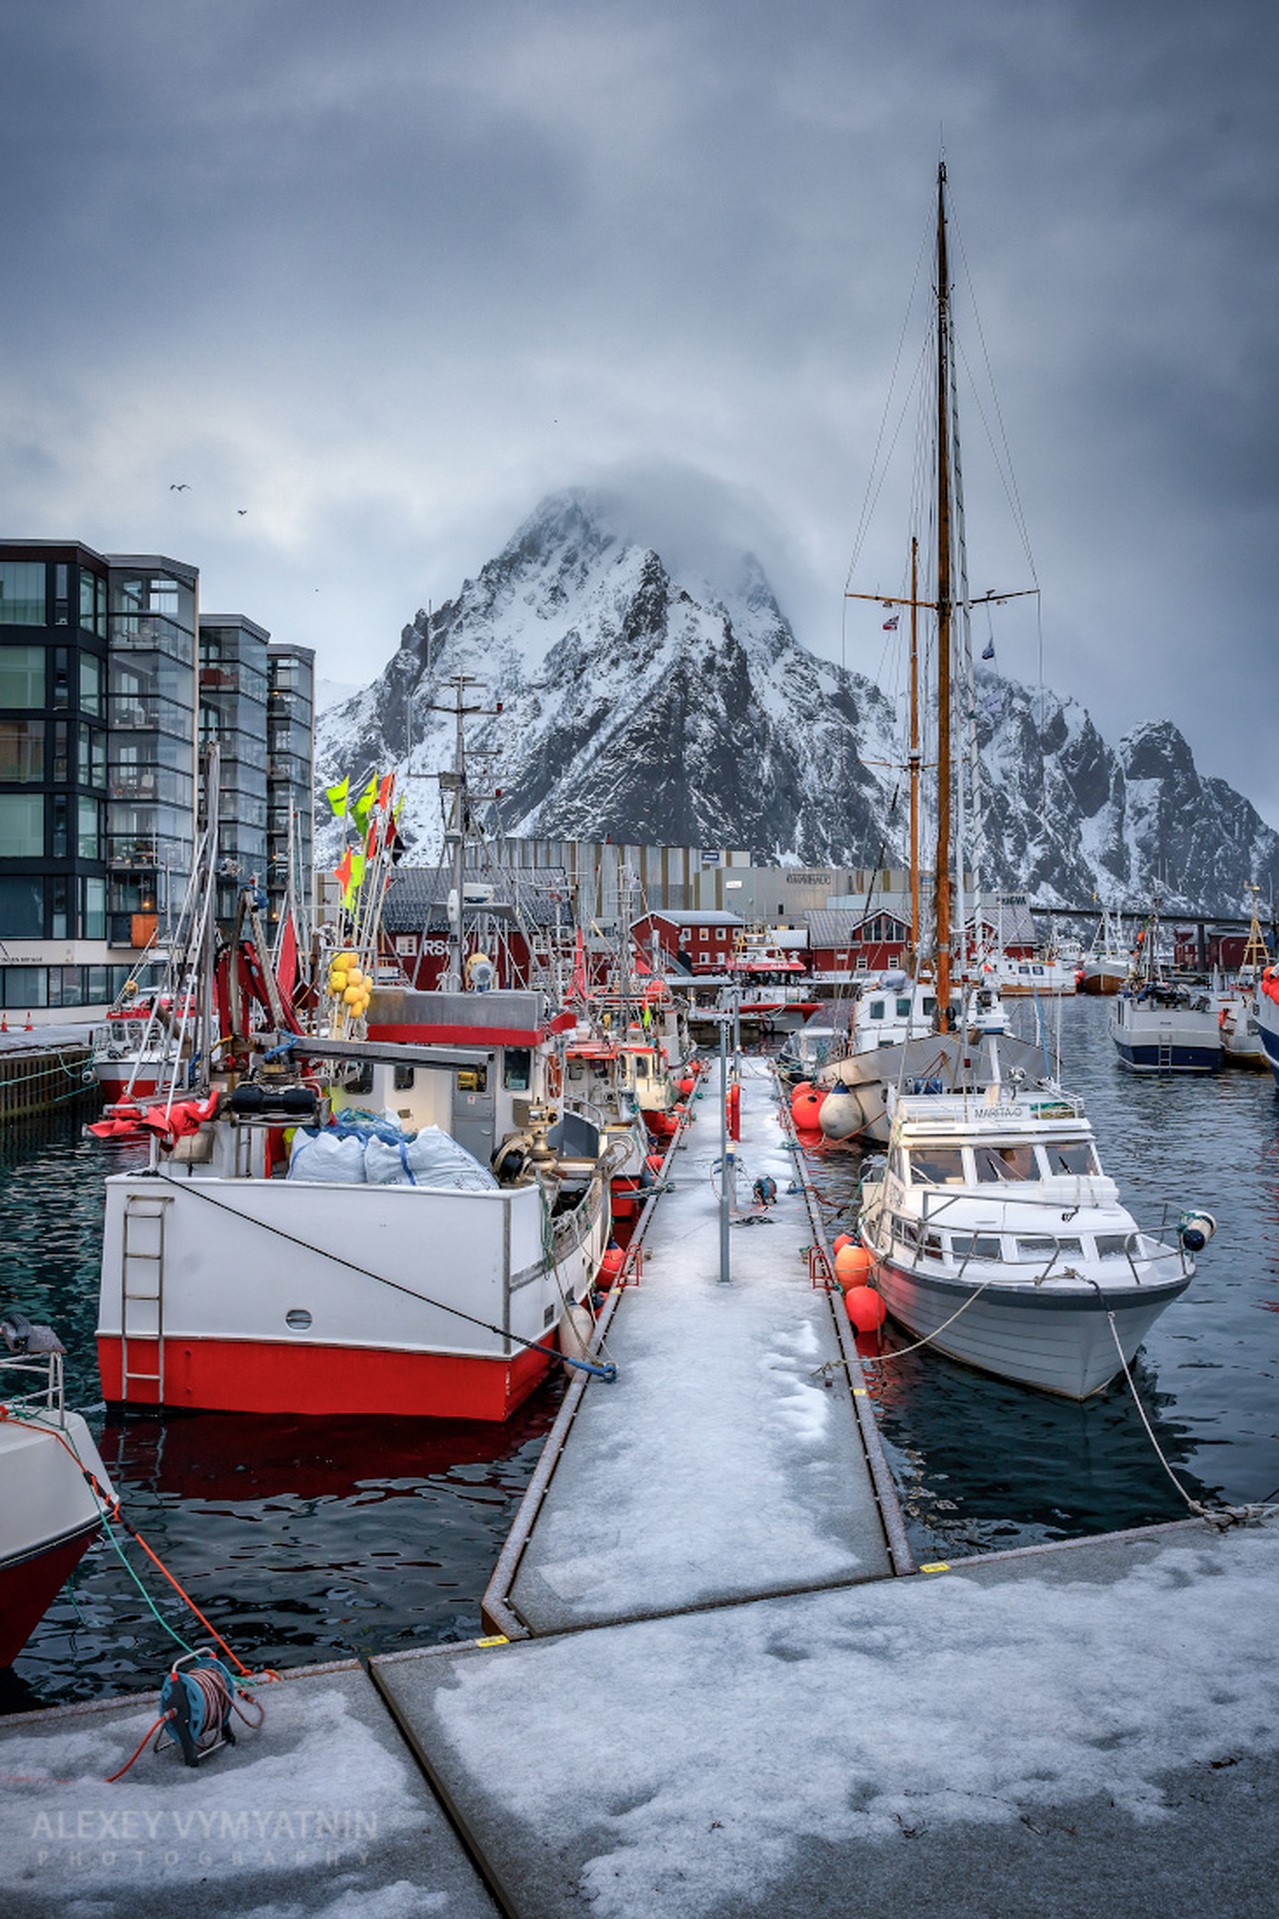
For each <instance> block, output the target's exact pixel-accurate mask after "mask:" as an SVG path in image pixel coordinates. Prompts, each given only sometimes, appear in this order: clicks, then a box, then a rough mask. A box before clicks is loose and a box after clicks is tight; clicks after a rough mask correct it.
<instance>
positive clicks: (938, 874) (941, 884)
mask: <svg viewBox="0 0 1279 1919" xmlns="http://www.w3.org/2000/svg"><path fill="white" fill-rule="evenodd" d="M949 405H950V279H949V269H948V266H947V260H946V162H945V161H944V160H943V161H941V162H940V164H939V165H938V168H937V857H936V862H935V871H934V882H933V883H934V887H935V900H936V916H937V1020H938V1024H939V1026H940V1027H941V1030H942V1031H943V1032H944V1031H945V1030H946V1027H947V1025H948V1023H949V1018H950V674H951V668H950V615H951V584H950V433H949V426H950V412H949Z"/></svg>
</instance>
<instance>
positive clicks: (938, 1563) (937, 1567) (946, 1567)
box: [919, 1559, 950, 1573]
mask: <svg viewBox="0 0 1279 1919" xmlns="http://www.w3.org/2000/svg"><path fill="white" fill-rule="evenodd" d="M919 1570H920V1572H921V1573H948V1572H949V1571H950V1561H949V1560H948V1559H937V1560H934V1561H933V1564H932V1565H931V1566H921V1567H920V1569H919Z"/></svg>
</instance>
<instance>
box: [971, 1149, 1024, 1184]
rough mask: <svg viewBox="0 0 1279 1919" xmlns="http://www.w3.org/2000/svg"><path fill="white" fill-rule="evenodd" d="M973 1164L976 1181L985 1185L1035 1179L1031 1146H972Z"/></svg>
mask: <svg viewBox="0 0 1279 1919" xmlns="http://www.w3.org/2000/svg"><path fill="white" fill-rule="evenodd" d="M973 1164H974V1166H975V1168H976V1171H977V1177H978V1179H979V1180H981V1181H983V1182H984V1183H986V1184H998V1183H999V1182H1001V1181H1004V1180H1023V1179H1034V1178H1035V1177H1036V1173H1035V1150H1034V1148H1033V1147H1032V1146H974V1148H973Z"/></svg>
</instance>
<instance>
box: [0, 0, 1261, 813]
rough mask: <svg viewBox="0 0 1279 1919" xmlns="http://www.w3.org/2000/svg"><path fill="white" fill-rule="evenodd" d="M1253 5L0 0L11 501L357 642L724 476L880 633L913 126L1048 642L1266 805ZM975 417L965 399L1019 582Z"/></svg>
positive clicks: (968, 425)
mask: <svg viewBox="0 0 1279 1919" xmlns="http://www.w3.org/2000/svg"><path fill="white" fill-rule="evenodd" d="M1277 39H1279V34H1277V30H1276V18H1275V10H1274V9H1273V7H1272V6H1270V5H1268V4H1262V3H1261V0H1256V3H1255V4H1253V3H1252V0H1226V4H1223V5H1219V6H1217V7H1214V8H1211V9H1207V8H1204V7H1203V6H1201V5H1198V4H1196V5H1191V4H1189V0H1172V3H1171V4H1167V5H1158V6H1156V5H1153V4H1147V0H1125V4H1124V5H1122V6H1114V5H1102V4H1101V3H1100V0H1064V3H1062V4H1051V0H1050V3H1049V4H1034V5H1032V4H1016V0H974V4H972V5H969V6H967V7H965V8H963V9H957V8H954V7H951V6H946V5H943V4H941V0H919V3H918V4H915V5H913V6H912V5H910V4H903V3H902V0H898V4H894V5H889V4H862V5H850V4H848V0H830V4H823V3H822V0H795V3H794V4H792V5H791V6H789V7H786V8H780V7H777V6H775V5H773V4H771V3H766V0H755V3H754V4H751V3H750V0H720V3H719V4H712V3H711V0H704V3H703V4H697V3H696V0H686V3H685V4H677V3H676V0H649V3H648V4H643V5H641V4H638V3H636V4H612V5H610V4H604V5H600V4H587V0H540V3H539V4H506V3H504V0H490V3H489V4H486V5H485V6H483V7H474V6H467V5H463V4H461V3H460V0H440V3H439V4H429V0H398V3H397V0H382V3H381V4H377V5H374V6H369V7H360V8H352V7H350V6H349V5H347V4H345V3H344V0H234V3H231V4H215V0H128V4H124V3H123V0H116V3H115V4H111V3H108V4H102V0H96V3H94V4H90V3H89V0H65V3H64V4H60V5H59V6H57V7H49V6H48V5H47V4H29V3H28V4H23V3H22V0H16V3H15V0H10V5H9V6H8V7H7V8H6V9H5V10H4V15H3V19H2V20H0V157H2V158H3V163H4V169H5V178H6V183H7V190H6V195H5V200H4V205H3V208H0V248H2V249H3V257H4V260H5V263H6V270H5V272H4V273H3V274H0V325H2V326H3V337H4V339H5V343H6V344H5V353H4V355H3V356H0V402H2V403H3V410H4V418H5V421H6V428H7V430H6V436H5V443H4V457H3V459H2V460H0V524H3V526H4V527H5V530H6V531H7V532H10V533H13V534H24V533H25V534H38V535H42V536H48V537H55V536H60V535H76V536H79V537H81V538H85V539H88V540H90V541H91V542H96V543H97V544H99V545H102V546H107V547H112V546H114V547H120V548H124V549H128V550H138V549H143V548H159V549H160V550H164V551H168V552H170V553H173V554H175V555H177V556H179V557H182V558H186V559H189V560H192V561H194V562H196V563H197V564H199V565H200V567H201V570H202V576H203V591H204V596H205V600H206V603H207V604H215V603H216V604H217V605H218V606H219V607H221V608H224V609H229V610H242V611H245V612H248V613H250V614H252V615H253V616H254V617H256V618H259V619H261V620H262V621H263V622H264V623H265V624H267V625H269V626H270V627H271V628H272V629H273V630H274V631H275V632H276V633H277V634H278V635H279V636H280V637H281V638H294V639H299V640H302V641H305V642H309V643H311V644H315V645H316V646H317V647H318V648H319V650H320V655H321V667H322V670H323V671H325V672H327V673H329V674H331V675H332V676H333V677H336V678H341V679H353V678H361V677H367V676H369V675H371V674H372V673H373V672H374V671H375V670H377V668H378V667H379V666H380V665H381V663H382V661H383V660H384V658H385V657H386V655H387V653H388V652H389V651H390V650H391V649H392V647H393V646H394V644H395V640H396V637H397V635H398V631H399V627H400V625H401V624H402V622H403V621H404V620H405V619H406V618H408V617H410V616H411V614H412V613H413V611H414V610H415V609H416V607H417V606H418V605H420V604H422V603H424V602H425V601H426V600H427V599H434V600H436V601H437V602H438V601H439V600H441V599H443V598H444V597H446V596H447V595H449V594H451V593H452V592H454V591H455V590H456V588H457V586H458V585H459V584H460V582H461V580H462V578H463V577H464V576H465V575H466V574H467V573H471V572H474V571H475V570H476V568H478V566H479V565H480V564H482V562H483V560H484V559H485V558H487V557H488V556H489V554H491V553H492V552H493V551H494V550H495V549H496V548H497V546H498V545H499V544H500V543H501V542H502V541H503V540H504V539H505V538H506V537H507V535H508V534H509V533H510V531H511V530H512V529H513V527H514V526H515V524H516V523H517V522H518V521H519V520H520V519H521V518H522V517H523V516H524V514H525V513H526V512H527V511H528V510H529V508H530V507H531V506H532V504H533V503H534V501H535V500H536V498H537V497H538V495H539V494H540V493H541V492H543V491H545V490H548V489H550V488H552V487H557V486H562V485H572V484H576V483H579V482H590V481H592V480H594V479H596V478H597V477H598V476H599V475H600V474H601V473H602V472H603V473H609V472H610V471H611V472H612V473H613V474H614V475H615V476H616V474H617V473H618V472H619V471H620V470H622V469H625V470H627V471H633V472H634V473H636V474H638V475H640V476H641V477H640V478H639V479H636V480H635V482H634V485H633V487H632V492H633V493H636V494H646V495H647V497H648V499H649V503H650V510H651V511H652V513H653V515H654V518H656V514H657V507H658V505H660V506H661V508H662V511H663V514H664V517H665V519H666V520H668V521H669V520H672V519H674V520H678V521H679V522H680V524H681V525H683V526H684V527H685V529H686V530H687V531H688V532H689V533H690V535H691V534H693V533H695V531H696V530H697V528H698V526H699V524H703V525H705V526H706V527H707V529H708V531H713V532H715V533H716V534H717V535H719V534H722V533H723V532H724V531H725V520H724V513H723V510H722V502H723V500H724V499H725V498H729V499H731V500H733V501H734V502H736V505H735V507H734V509H733V511H732V512H731V513H730V514H729V516H728V518H729V523H730V524H733V525H735V524H736V522H737V519H738V518H739V517H740V519H741V520H742V522H743V524H745V525H749V526H751V527H753V528H754V533H755V539H754V543H756V544H757V545H759V546H760V547H761V549H762V551H761V557H762V558H764V559H765V562H766V564H769V565H770V568H771V569H774V570H775V571H776V573H777V579H776V584H777V586H778V589H779V592H780V593H781V595H782V598H783V601H784V603H785V604H786V606H787V610H788V612H789V613H790V614H791V616H792V619H793V620H794V622H795V625H796V628H797V631H799V633H800V635H801V637H802V638H804V639H806V640H807V641H808V642H809V643H810V644H812V645H814V646H816V647H817V648H818V649H819V650H822V651H825V652H827V653H830V654H833V655H835V656H838V654H839V652H840V649H841V646H846V647H847V648H848V649H849V652H848V656H849V660H850V663H851V664H857V665H861V666H864V667H866V668H868V669H869V670H874V668H875V666H876V665H877V663H878V645H879V639H878V632H879V628H878V625H876V624H874V623H873V621H872V622H870V623H869V624H868V622H867V621H866V620H865V619H862V620H860V623H859V618H858V616H857V614H856V611H855V609H854V610H853V611H852V612H850V614H849V617H848V626H847V633H846V636H845V627H844V602H843V598H842V594H843V587H844V583H845V576H846V573H847V570H848V565H849V559H850V555H851V553H852V550H853V541H854V534H855V531H856V527H857V523H858V516H859V511H860V507H861V502H862V497H863V493H864V489H865V485H866V476H867V471H868V467H869V462H870V456H871V452H872V449H873V446H874V442H875V436H876V433H877V431H878V429H879V424H880V418H881V412H882V407H883V400H884V394H885V392H886V390H887V387H888V381H889V375H890V373H891V370H892V366H893V360H894V355H895V353H896V351H897V347H898V341H899V337H900V335H901V331H902V324H903V316H904V313H905V308H906V301H907V295H908V292H909V289H910V286H911V282H912V278H913V276H914V275H915V274H916V271H917V265H918V262H919V257H920V248H921V243H924V242H926V238H927V229H928V223H929V202H930V196H931V190H932V171H933V166H934V163H935V159H936V154H937V149H938V141H939V136H940V133H941V131H942V130H943V128H944V133H945V140H946V147H947V152H948V156H949V162H950V170H951V179H952V184H953V188H954V206H955V212H956V219H957V225H958V232H959V235H960V237H961V238H962V242H963V248H964V261H965V262H966V265H967V267H968V269H969V270H970V272H971V276H972V285H973V289H974V291H975V294H976V298H977V305H978V309H979V312H980V316H981V320H982V325H983V329H984V343H985V347H986V349H987V350H988V352H989V357H990V361H991V363H992V365H993V367H994V371H995V376H996V380H997V383H998V393H999V403H1000V409H1001V415H1002V420H1003V423H1004V425H1005V426H1006V429H1007V434H1008V439H1009V442H1010V445H1011V448H1012V452H1013V457H1014V462H1015V467H1016V473H1017V480H1018V485H1019V489H1020V494H1021V499H1022V503H1023V505H1024V507H1025V511H1026V517H1027V523H1028V527H1029V531H1030V536H1031V540H1032V542H1033V546H1034V551H1035V557H1036V562H1037V568H1038V574H1039V578H1040V580H1041V581H1042V583H1043V587H1044V610H1043V627H1042V638H1043V644H1044V652H1045V672H1046V675H1047V677H1048V678H1049V680H1050V681H1051V682H1052V683H1053V684H1055V685H1057V686H1059V687H1060V688H1062V690H1064V691H1069V692H1073V693H1074V694H1076V695H1077V696H1078V697H1079V698H1081V699H1082V700H1083V701H1084V702H1085V703H1086V704H1087V705H1088V706H1089V707H1090V708H1091V710H1092V711H1093V713H1094V716H1095V718H1096V719H1097V720H1098V722H1099V724H1101V725H1102V726H1103V728H1104V729H1106V730H1107V731H1109V732H1110V733H1112V734H1115V733H1117V732H1119V731H1121V730H1123V728H1125V727H1126V726H1129V725H1131V724H1133V723H1135V722H1136V721H1138V720H1140V719H1143V718H1148V717H1161V716H1164V715H1166V716H1167V717H1170V718H1172V719H1174V720H1175V721H1176V722H1177V723H1178V724H1179V725H1181V726H1182V728H1183V730H1185V732H1186V733H1187V736H1188V737H1189V738H1190V740H1191V742H1192V745H1193V746H1194V748H1195V750H1196V753H1197V756H1198V758H1199V760H1200V763H1201V765H1202V766H1204V767H1205V769H1206V770H1208V771H1212V772H1217V773H1221V774H1223V775H1225V776H1227V777H1229V778H1230V779H1231V780H1232V781H1233V782H1234V783H1235V784H1237V785H1239V786H1240V787H1241V788H1242V789H1243V790H1244V791H1246V792H1247V793H1249V795H1250V796H1251V797H1253V798H1254V799H1255V800H1256V801H1257V802H1258V804H1260V805H1261V806H1262V808H1263V810H1264V811H1266V812H1267V813H1268V814H1269V816H1270V817H1271V818H1272V819H1279V771H1276V770H1275V760H1276V756H1275V754H1274V752H1273V749H1272V746H1271V734H1272V729H1273V725H1274V715H1275V711H1276V699H1275V695H1276V691H1279V668H1277V667H1276V665H1275V649H1274V640H1273V633H1272V614H1271V603H1272V598H1273V595H1272V592H1271V585H1270V571H1271V562H1270V551H1271V548H1272V547H1273V545H1274V527H1275V509H1276V464H1275V456H1274V453H1273V445H1274V438H1275V433H1274V427H1275V420H1276V413H1277V412H1279V406H1277V404H1276V402H1277V399H1279V395H1277V394H1276V379H1277V377H1279V376H1277V375H1276V370H1275V368H1276V362H1275V355H1274V351H1273V331H1274V323H1273V314H1274V312H1275V310H1276V304H1277V301H1276V295H1277V294H1279V288H1277V287H1276V284H1275V281H1276V277H1277V271H1279V269H1277V265H1276V252H1275V248H1274V244H1273V235H1274V232H1275V231H1276V226H1277V224H1279V223H1277V221H1276V205H1275V200H1276V179H1277V178H1279V170H1277V169H1276V157H1277V156H1276V146H1277V145H1279V134H1277V133H1276V128H1279V113H1277V112H1276V106H1277V104H1279V102H1277V101H1276V91H1277V88H1276V78H1275V76H1276V72H1277V71H1279V60H1277V58H1276V56H1277V55H1279V45H1277V44H1276V41H1277ZM923 275H924V283H923V284H924V290H925V291H926V283H927V266H926V263H925V266H924V268H923ZM964 318H965V328H966V330H965V335H964V338H965V344H966V351H967V353H968V356H969V358H970V360H971V361H972V362H973V365H974V368H975V369H979V367H980V362H981V360H982V357H983V355H982V340H981V339H980V338H979V337H978V335H977V334H976V331H975V329H974V328H972V326H971V324H970V322H971V315H968V316H964ZM917 337H918V328H915V329H914V331H913V332H912V334H911V336H910V340H909V342H908V347H907V357H908V358H909V356H910V354H911V353H913V351H914V344H915V341H916V339H917ZM910 432H911V429H910V427H909V426H907V427H904V428H903V435H904V438H903V446H904V447H906V448H908V447H909V439H910ZM984 441H985V434H984V429H983V425H982V420H981V415H980V413H979V412H978V411H977V409H976V406H975V404H974V405H973V406H972V407H971V408H967V409H966V411H965V449H966V460H967V480H968V486H967V495H968V517H969V535H970V553H971V555H972V561H973V572H974V583H975V584H976V583H977V580H978V579H980V581H981V582H982V583H983V584H991V585H994V584H1001V585H1002V584H1006V583H1008V582H1009V581H1013V582H1015V581H1017V580H1018V579H1019V578H1020V577H1021V576H1022V575H1023V574H1024V573H1025V570H1026V562H1025V558H1024V556H1023V554H1022V552H1021V548H1020V542H1019V540H1018V538H1017V535H1016V531H1015V528H1014V527H1013V525H1012V522H1011V518H1010V515H1009V513H1008V510H1007V507H1006V504H1005V502H1004V498H1003V490H1002V486H1001V484H1000V482H999V479H998V476H997V474H996V472H995V470H994V467H993V465H992V463H991V461H990V458H989V456H988V454H987V453H986V452H985V450H984ZM908 465H909V462H907V466H908ZM690 470H696V471H699V472H700V473H702V474H703V475H705V476H706V484H705V485H702V484H700V483H699V484H696V485H695V484H694V483H692V482H691V481H689V479H688V473H689V471H690ZM663 471H665V472H666V474H667V475H668V476H671V477H670V479H669V487H666V488H664V487H663V486H662V485H657V486H656V487H655V486H654V485H653V484H652V476H653V475H654V473H655V472H658V473H661V472H663ZM675 476H682V477H678V478H677V477H675ZM175 479H184V480H188V481H189V482H190V483H191V491H190V492H189V493H186V494H182V495H171V494H170V493H169V492H168V484H169V482H170V481H171V480H175ZM712 499H717V500H718V501H719V502H720V503H721V504H720V505H719V506H714V507H712V506H711V505H710V504H709V503H708V502H709V501H710V500H712ZM699 502H700V504H699ZM908 503H909V474H908V473H907V477H906V480H905V481H904V482H901V481H893V482H892V483H890V484H889V485H887V486H886V488H885V491H884V494H883V497H882V500H881V505H880V511H879V513H878V514H877V515H876V518H875V521H874V523H873V525H872V528H871V532H870V535H869V536H868V538H867V540H866V542H865V545H864V547H863V548H862V552H861V558H860V562H859V565H860V571H861V575H862V576H863V577H864V580H865V584H867V585H868V586H870V587H874V586H876V585H882V584H884V583H885V582H886V581H888V580H895V579H896V578H897V577H898V576H899V574H900V570H901V564H902V552H903V549H904V542H905V538H906V534H907V532H908V530H909V529H908V525H907V508H908ZM239 507H247V508H248V509H249V510H248V513H247V514H246V515H245V516H244V517H240V516H239V515H238V513H237V511H236V509H237V508H239ZM1001 618H1002V619H1003V622H1004V623H1003V624H1002V625H1001V627H1000V630H999V633H998V635H997V638H998V644H999V649H1000V664H1001V666H1002V667H1004V668H1005V670H1007V671H1011V672H1016V673H1020V674H1022V675H1023V676H1024V677H1028V678H1033V677H1034V674H1035V672H1036V670H1037V663H1038V653H1039V645H1040V628H1039V625H1038V623H1037V622H1036V621H1035V620H1034V619H1033V617H1032V616H1030V615H1027V614H1026V612H1025V610H1024V609H1020V610H1012V609H1010V610H1009V612H1008V613H1007V614H1006V615H1004V616H1001Z"/></svg>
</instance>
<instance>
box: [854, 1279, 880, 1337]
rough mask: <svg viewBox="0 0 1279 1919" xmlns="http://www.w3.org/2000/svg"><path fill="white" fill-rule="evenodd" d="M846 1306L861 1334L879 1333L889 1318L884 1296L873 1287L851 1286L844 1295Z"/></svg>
mask: <svg viewBox="0 0 1279 1919" xmlns="http://www.w3.org/2000/svg"><path fill="white" fill-rule="evenodd" d="M844 1304H845V1306H846V1307H847V1308H848V1317H849V1319H850V1320H851V1321H852V1323H853V1325H854V1326H855V1327H856V1328H857V1331H858V1332H859V1333H873V1332H876V1331H878V1329H879V1327H881V1326H882V1325H883V1323H884V1320H885V1319H886V1318H887V1316H888V1308H887V1306H885V1304H884V1301H883V1298H882V1296H881V1295H880V1294H879V1293H877V1292H876V1291H875V1290H874V1288H873V1287H871V1286H850V1287H849V1289H848V1291H847V1292H846V1293H845V1294H844Z"/></svg>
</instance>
